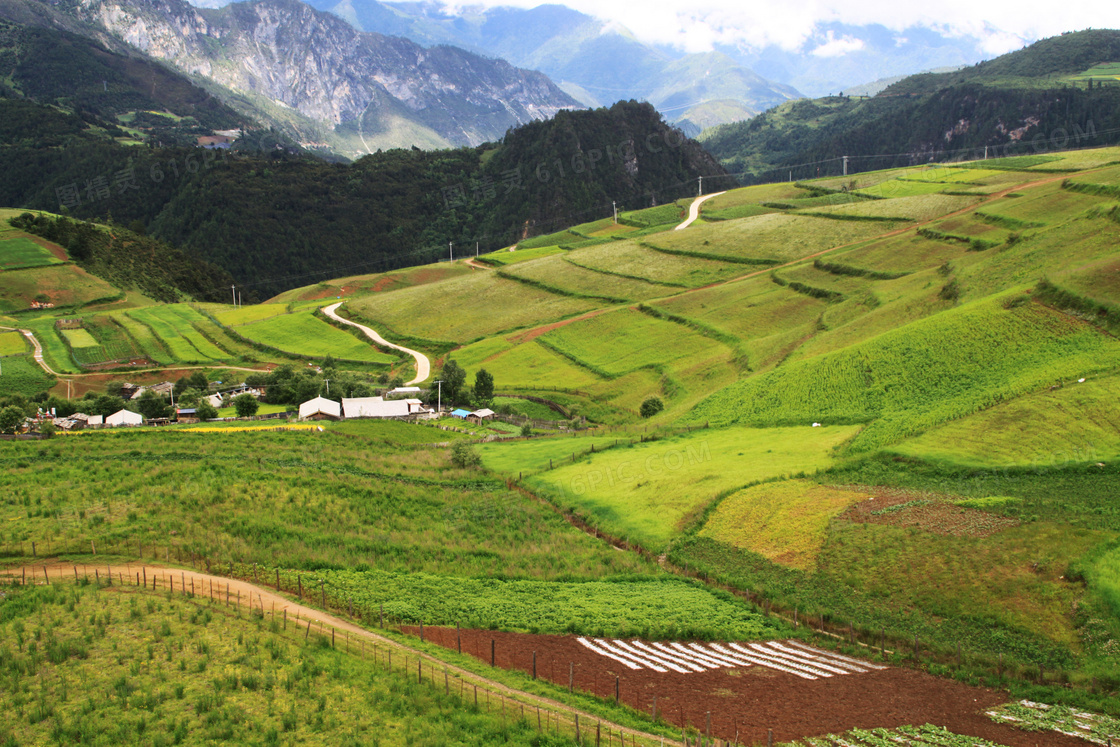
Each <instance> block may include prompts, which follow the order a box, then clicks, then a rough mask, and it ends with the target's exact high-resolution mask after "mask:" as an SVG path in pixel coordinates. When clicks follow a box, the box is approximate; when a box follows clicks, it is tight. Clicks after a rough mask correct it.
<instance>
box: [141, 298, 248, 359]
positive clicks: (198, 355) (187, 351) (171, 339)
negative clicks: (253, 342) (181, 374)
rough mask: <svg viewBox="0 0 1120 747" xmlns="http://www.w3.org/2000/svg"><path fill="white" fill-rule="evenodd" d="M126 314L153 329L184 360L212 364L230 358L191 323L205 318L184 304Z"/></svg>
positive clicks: (175, 356)
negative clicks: (211, 362)
mask: <svg viewBox="0 0 1120 747" xmlns="http://www.w3.org/2000/svg"><path fill="white" fill-rule="evenodd" d="M124 315H125V316H128V317H130V318H131V319H132V320H133V321H135V322H137V323H139V324H141V325H143V326H145V327H147V328H148V329H150V330H151V332H152V334H153V335H155V337H156V338H158V340H159V341H160V343H161V344H162V346H163V347H164V348H165V349H166V350H168V351H169V352H170V353H171V355H172V356H173V357H174V358H175V360H177V361H179V362H181V363H209V362H210V361H214V360H221V359H222V358H228V357H229V354H228V353H226V352H225V351H223V350H221V349H220V348H218V347H217V346H215V345H214V344H213V343H211V342H210V341H209V340H207V339H206V338H205V337H203V336H202V334H201V333H199V332H198V330H196V329H195V328H194V327H193V326H192V322H193V321H194V320H195V319H203V318H204V317H202V316H201V315H200V314H199V313H198V312H196V311H194V310H193V309H191V308H190V307H189V306H187V305H185V304H173V305H167V306H153V307H149V308H144V309H132V310H130V311H127V312H125V314H124ZM192 317H193V318H192Z"/></svg>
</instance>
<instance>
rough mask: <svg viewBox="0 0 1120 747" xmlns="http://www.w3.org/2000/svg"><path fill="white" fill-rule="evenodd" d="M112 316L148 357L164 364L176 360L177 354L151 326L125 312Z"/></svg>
mask: <svg viewBox="0 0 1120 747" xmlns="http://www.w3.org/2000/svg"><path fill="white" fill-rule="evenodd" d="M111 316H112V318H113V319H114V320H115V321H116V322H117V323H118V324H120V326H121V327H122V328H123V329H124V330H125V331H126V332H127V333H128V335H129V336H130V337H131V338H132V339H133V340H135V341H136V344H137V345H138V346H139V347H140V349H141V350H142V351H143V352H144V355H145V356H146V357H148V358H150V359H151V360H152V361H154V362H155V363H158V364H160V365H164V366H166V365H170V364H172V363H174V362H175V361H176V358H175V356H174V355H172V353H171V352H170V351H169V348H168V347H167V346H166V345H165V344H164V343H163V341H161V340H160V338H159V337H158V336H157V335H156V333H155V332H154V331H153V330H152V328H151V327H150V326H148V325H147V324H145V323H143V322H141V321H138V320H137V319H135V318H133V317H131V316H129V315H128V314H127V313H124V312H118V313H114V314H112V315H111Z"/></svg>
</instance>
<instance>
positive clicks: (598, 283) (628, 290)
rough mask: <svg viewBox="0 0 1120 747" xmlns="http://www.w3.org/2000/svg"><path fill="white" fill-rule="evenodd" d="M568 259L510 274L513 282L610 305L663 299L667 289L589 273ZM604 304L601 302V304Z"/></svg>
mask: <svg viewBox="0 0 1120 747" xmlns="http://www.w3.org/2000/svg"><path fill="white" fill-rule="evenodd" d="M567 259H568V258H567V256H566V255H561V256H552V257H545V258H543V259H538V260H536V261H534V262H525V263H523V264H519V265H517V266H515V267H514V268H512V269H510V270H507V272H508V273H509V276H510V277H512V278H523V279H526V280H528V281H530V282H533V283H538V284H540V286H541V287H545V288H548V289H550V290H552V292H554V293H556V294H557V295H561V296H569V295H570V296H574V297H586V298H593V299H604V300H605V301H608V302H609V301H610V300H612V299H618V300H621V301H640V300H644V299H647V298H654V297H656V296H662V295H665V293H666V290H667V289H666V288H665V287H664V286H660V285H655V284H653V283H651V282H648V281H643V280H636V279H633V278H629V277H623V276H622V275H619V274H615V273H607V272H601V271H595V270H590V269H587V268H584V267H580V266H579V265H577V264H573V263H572V262H569V261H567ZM601 302H602V301H601Z"/></svg>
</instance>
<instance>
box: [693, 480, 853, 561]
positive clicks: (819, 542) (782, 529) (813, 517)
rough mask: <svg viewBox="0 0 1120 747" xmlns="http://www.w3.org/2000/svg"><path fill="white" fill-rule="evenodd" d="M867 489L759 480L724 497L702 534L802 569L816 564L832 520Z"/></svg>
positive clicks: (802, 481) (806, 482)
mask: <svg viewBox="0 0 1120 747" xmlns="http://www.w3.org/2000/svg"><path fill="white" fill-rule="evenodd" d="M867 499H868V496H867V495H866V494H865V493H859V492H855V491H851V490H837V489H835V488H831V487H828V486H825V485H818V484H816V483H813V482H809V481H807V480H788V481H785V482H776V483H767V484H764V485H756V486H755V487H752V488H747V489H746V490H741V491H739V492H737V493H733V494H732V495H730V496H728V497H727V498H724V499H723V500H722V501H720V503H719V505H718V506H717V507H716V509H715V510H714V511H713V512H712V514H711V516H710V517H709V518H708V521H707V523H705V524H704V527H703V528H702V529H701V530H700V532H699V536H701V537H710V538H711V539H713V540H715V541H717V542H722V543H723V544H726V545H731V546H732V547H737V548H740V549H743V550H749V551H751V552H754V553H757V554H758V555H761V556H762V557H764V558H766V559H767V560H769V561H771V562H773V563H777V564H779V565H783V566H786V567H788V568H796V569H798V570H811V569H813V568H815V567H816V564H817V557H818V556H819V555H820V552H821V548H822V547H823V546H824V544H825V540H826V539H827V537H828V529H829V525H830V524H831V522H832V520H833V519H834V518H835V517H836V516H837V515H839V514H840V513H842V512H843V511H844V510H845V509H847V508H848V507H849V506H851V505H852V504H853V503H856V502H858V501H861V500H867Z"/></svg>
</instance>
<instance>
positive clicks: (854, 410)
mask: <svg viewBox="0 0 1120 747" xmlns="http://www.w3.org/2000/svg"><path fill="white" fill-rule="evenodd" d="M934 340H953V341H954V344H953V345H951V346H945V345H941V344H939V343H936V342H934ZM1118 365H1120V346H1117V345H1116V344H1115V342H1114V341H1113V340H1111V339H1107V338H1103V337H1102V336H1101V335H1100V334H1099V333H1097V332H1096V331H1095V330H1093V329H1092V328H1091V327H1089V326H1088V325H1086V324H1084V323H1082V322H1079V321H1077V320H1073V319H1070V318H1068V317H1066V316H1064V315H1062V314H1060V313H1058V312H1054V311H1051V310H1049V309H1046V308H1043V307H1039V306H1037V305H1033V304H1027V305H1023V306H1017V307H1014V308H1007V309H1005V308H1003V305H1002V304H1001V303H999V302H998V301H984V302H979V303H976V304H971V305H968V306H963V307H960V308H959V309H954V310H952V311H948V312H945V313H943V314H941V315H938V316H937V317H934V318H930V319H924V320H920V321H918V322H915V323H913V324H910V325H908V326H907V327H906V328H905V329H901V330H895V331H892V332H888V333H886V334H883V335H881V336H879V337H877V338H873V339H871V340H869V341H867V342H864V343H861V344H859V345H854V346H851V347H849V348H846V349H844V350H841V351H839V352H836V353H830V354H826V355H822V356H819V357H817V358H814V359H810V360H805V361H798V362H796V363H792V364H790V365H788V366H785V367H782V368H781V369H779V370H777V371H773V372H770V373H767V374H764V375H761V376H757V377H754V378H751V379H747V380H744V381H740V382H738V383H736V384H733V385H732V386H730V387H728V388H727V389H726V390H724V391H723V392H720V393H718V394H716V395H713V396H712V397H711V398H709V399H708V400H706V401H705V402H704V403H703V404H702V405H701V406H700V407H698V408H697V409H696V410H695V411H694V412H692V413H691V414H690V415H689V416H688V421H689V422H692V423H697V422H704V421H705V420H710V421H712V422H713V423H719V424H731V423H742V424H746V423H750V424H753V425H756V426H763V425H766V426H771V425H789V424H793V423H798V422H800V423H806V422H823V423H838V422H839V423H845V422H846V423H855V422H864V423H869V426H868V427H867V428H866V429H865V430H864V431H863V432H861V433H860V435H859V437H858V438H857V439H855V441H854V442H853V444H852V448H853V449H855V450H857V451H858V450H867V449H874V448H879V447H882V446H885V445H887V444H889V443H893V442H895V441H899V440H901V439H903V438H905V437H907V436H909V435H916V434H917V433H919V432H921V431H923V430H926V429H928V428H931V427H933V426H935V425H938V424H940V423H942V422H945V421H947V420H951V419H954V418H958V417H962V416H964V415H969V414H971V413H973V412H977V411H979V410H981V409H984V408H986V407H990V406H991V405H993V404H996V403H998V402H1000V401H1003V400H1005V399H1008V398H1010V397H1014V396H1017V395H1020V394H1024V393H1026V392H1029V391H1032V390H1035V389H1037V388H1039V387H1040V386H1042V385H1043V384H1048V383H1050V382H1053V381H1056V380H1060V379H1068V378H1070V377H1074V376H1081V375H1086V374H1092V373H1094V372H1099V371H1105V370H1109V369H1112V368H1115V367H1116V366H1118ZM931 403H932V404H931Z"/></svg>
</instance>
